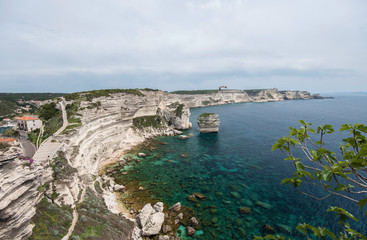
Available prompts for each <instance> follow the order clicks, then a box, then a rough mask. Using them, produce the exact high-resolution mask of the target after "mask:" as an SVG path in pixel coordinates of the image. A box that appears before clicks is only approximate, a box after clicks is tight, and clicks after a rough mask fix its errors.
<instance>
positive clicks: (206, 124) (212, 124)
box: [197, 113, 220, 133]
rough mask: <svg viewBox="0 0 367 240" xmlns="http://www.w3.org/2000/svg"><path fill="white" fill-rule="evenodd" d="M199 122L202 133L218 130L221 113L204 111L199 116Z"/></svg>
mask: <svg viewBox="0 0 367 240" xmlns="http://www.w3.org/2000/svg"><path fill="white" fill-rule="evenodd" d="M197 123H198V125H199V128H200V132H201V133H211V132H218V130H219V124H220V121H219V115H218V114H215V113H203V114H201V115H200V116H199V117H198V120H197Z"/></svg>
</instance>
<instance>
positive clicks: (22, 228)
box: [0, 147, 42, 240]
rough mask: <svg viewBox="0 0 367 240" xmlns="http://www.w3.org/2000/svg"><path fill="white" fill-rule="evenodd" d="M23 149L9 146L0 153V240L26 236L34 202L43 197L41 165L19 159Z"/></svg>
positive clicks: (33, 210) (16, 239)
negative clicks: (40, 189) (5, 150)
mask: <svg viewBox="0 0 367 240" xmlns="http://www.w3.org/2000/svg"><path fill="white" fill-rule="evenodd" d="M21 152H22V150H21V149H20V148H14V147H13V148H11V149H10V150H9V151H7V152H5V153H3V154H2V155H1V156H0V176H1V177H0V187H1V189H0V222H1V224H0V239H4V240H18V239H27V238H28V237H29V236H30V235H31V233H32V228H33V225H31V222H30V221H31V218H32V217H33V216H34V214H35V212H36V208H35V205H36V204H37V202H39V200H40V199H41V197H42V194H41V193H40V192H39V191H38V190H37V189H38V188H39V187H40V186H41V182H42V176H41V173H42V166H40V165H39V164H38V163H37V162H33V163H30V161H29V160H22V159H20V158H18V156H19V155H20V154H21Z"/></svg>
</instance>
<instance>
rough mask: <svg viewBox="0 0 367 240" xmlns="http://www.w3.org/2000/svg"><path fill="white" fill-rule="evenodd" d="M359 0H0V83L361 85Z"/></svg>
mask: <svg viewBox="0 0 367 240" xmlns="http://www.w3.org/2000/svg"><path fill="white" fill-rule="evenodd" d="M366 10H367V1H366V0H297V1H295V0H185V1H182V0H133V1H131V0H129V1H128V0H103V1H101V0H98V1H97V0H62V1H61V0H53V1H49V0H32V1H29V0H0V92H76V91H86V90H92V89H108V88H146V87H147V88H154V89H162V90H166V91H173V90H183V89H215V88H218V87H219V86H221V85H225V86H227V87H228V88H231V89H258V88H278V89H279V90H306V91H310V92H312V93H318V92H351V91H367V14H366Z"/></svg>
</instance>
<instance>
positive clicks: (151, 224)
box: [142, 212, 164, 236]
mask: <svg viewBox="0 0 367 240" xmlns="http://www.w3.org/2000/svg"><path fill="white" fill-rule="evenodd" d="M163 222H164V213H161V212H156V213H153V214H152V215H150V216H149V218H148V220H147V221H146V223H145V225H144V227H143V228H142V235H143V236H152V235H156V234H158V233H159V231H161V228H162V224H163Z"/></svg>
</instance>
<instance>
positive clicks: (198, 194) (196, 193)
mask: <svg viewBox="0 0 367 240" xmlns="http://www.w3.org/2000/svg"><path fill="white" fill-rule="evenodd" d="M193 194H194V195H195V197H197V198H198V199H204V198H206V196H205V195H204V194H202V193H198V192H195V193H193Z"/></svg>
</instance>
